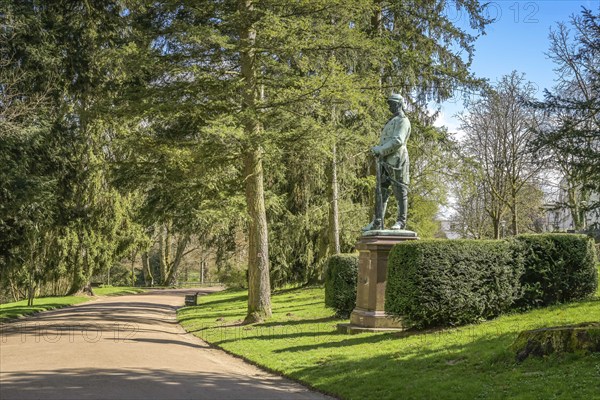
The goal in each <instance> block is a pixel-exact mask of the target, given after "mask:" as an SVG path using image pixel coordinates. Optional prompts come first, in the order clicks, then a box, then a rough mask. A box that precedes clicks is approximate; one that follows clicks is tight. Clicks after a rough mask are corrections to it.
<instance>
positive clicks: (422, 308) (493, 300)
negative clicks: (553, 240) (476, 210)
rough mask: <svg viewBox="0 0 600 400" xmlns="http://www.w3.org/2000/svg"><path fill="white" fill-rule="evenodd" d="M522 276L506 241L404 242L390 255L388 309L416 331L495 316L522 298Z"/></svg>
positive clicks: (387, 290) (518, 260) (387, 288)
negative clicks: (520, 280)
mask: <svg viewBox="0 0 600 400" xmlns="http://www.w3.org/2000/svg"><path fill="white" fill-rule="evenodd" d="M521 274H522V261H521V260H520V257H519V256H518V254H517V257H515V253H514V251H513V246H512V245H511V243H509V242H507V241H491V240H490V241H483V240H420V241H411V242H404V243H401V244H398V245H396V246H395V247H394V248H393V249H392V251H391V252H390V256H389V261H388V273H387V286H386V298H385V310H386V312H388V313H389V314H392V315H395V316H402V317H403V320H404V322H405V323H406V324H408V325H412V326H415V327H427V326H440V325H462V324H466V323H471V322H476V321H479V320H482V319H487V318H491V317H495V316H497V315H499V314H500V313H502V312H504V311H507V310H508V309H509V308H510V307H511V305H512V304H513V303H514V301H515V300H516V299H517V298H518V297H519V295H520V292H519V277H520V276H521Z"/></svg>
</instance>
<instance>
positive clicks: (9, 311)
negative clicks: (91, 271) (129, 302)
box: [0, 287, 144, 320]
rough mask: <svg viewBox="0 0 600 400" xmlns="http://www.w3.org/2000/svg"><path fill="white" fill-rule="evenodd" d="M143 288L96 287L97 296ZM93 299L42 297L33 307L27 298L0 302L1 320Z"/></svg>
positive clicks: (122, 293) (135, 291)
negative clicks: (12, 301) (28, 304)
mask: <svg viewBox="0 0 600 400" xmlns="http://www.w3.org/2000/svg"><path fill="white" fill-rule="evenodd" d="M143 291H144V290H143V289H139V288H133V287H105V288H94V294H95V295H97V296H119V295H125V294H135V293H140V292H143ZM91 299H93V297H89V296H63V297H41V298H36V299H35V300H34V301H33V306H32V307H27V300H22V301H17V302H14V303H5V304H0V320H2V319H7V318H17V317H20V316H23V315H29V314H35V313H37V312H40V311H47V310H52V309H55V308H61V307H67V306H72V305H74V304H79V303H83V302H86V301H89V300H91Z"/></svg>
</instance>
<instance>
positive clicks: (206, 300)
mask: <svg viewBox="0 0 600 400" xmlns="http://www.w3.org/2000/svg"><path fill="white" fill-rule="evenodd" d="M209 299H210V297H203V298H201V299H198V301H199V303H198V306H197V307H203V306H216V305H218V304H225V303H234V302H237V301H243V302H247V301H248V295H247V294H245V295H241V296H234V297H227V298H225V299H219V300H209Z"/></svg>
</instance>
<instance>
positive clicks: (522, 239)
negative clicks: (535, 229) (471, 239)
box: [514, 234, 598, 308]
mask: <svg viewBox="0 0 600 400" xmlns="http://www.w3.org/2000/svg"><path fill="white" fill-rule="evenodd" d="M514 243H515V246H516V248H517V251H518V252H519V253H521V254H522V257H523V261H524V267H525V268H524V273H523V275H521V277H520V282H521V286H522V290H523V293H522V296H521V297H520V298H519V299H518V300H517V302H516V305H517V306H518V307H521V308H530V307H543V306H547V305H551V304H556V303H566V302H570V301H574V300H580V299H584V298H587V297H589V296H591V295H593V294H594V293H595V292H596V289H597V287H598V271H597V269H596V265H597V263H598V258H597V255H596V251H595V249H594V242H593V240H592V239H591V238H588V237H587V236H584V235H573V234H545V235H520V236H517V237H516V238H515V239H514Z"/></svg>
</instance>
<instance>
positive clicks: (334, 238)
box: [329, 143, 340, 254]
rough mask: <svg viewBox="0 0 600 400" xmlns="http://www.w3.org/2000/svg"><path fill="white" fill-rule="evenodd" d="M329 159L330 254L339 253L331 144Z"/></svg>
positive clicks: (337, 213) (333, 152)
mask: <svg viewBox="0 0 600 400" xmlns="http://www.w3.org/2000/svg"><path fill="white" fill-rule="evenodd" d="M331 155H332V157H331V181H330V183H331V187H330V198H329V204H330V207H329V250H330V252H331V253H332V254H339V253H340V217H339V208H338V195H339V188H338V180H337V145H336V144H335V143H334V144H333V151H332V154H331Z"/></svg>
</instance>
